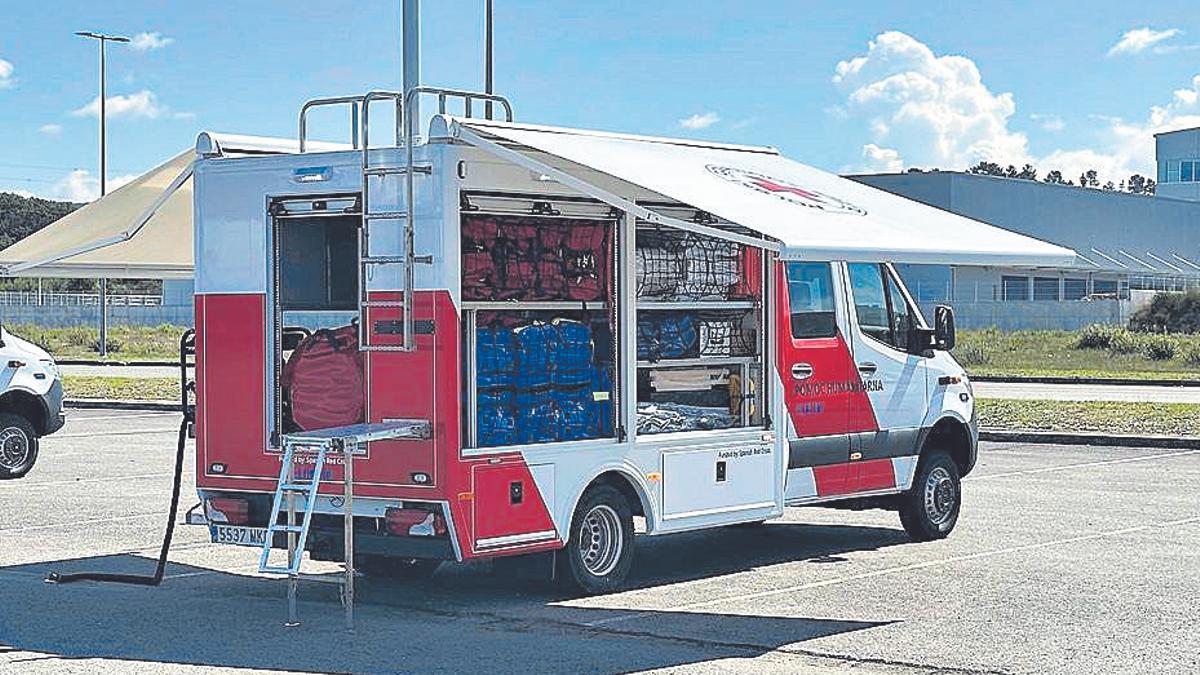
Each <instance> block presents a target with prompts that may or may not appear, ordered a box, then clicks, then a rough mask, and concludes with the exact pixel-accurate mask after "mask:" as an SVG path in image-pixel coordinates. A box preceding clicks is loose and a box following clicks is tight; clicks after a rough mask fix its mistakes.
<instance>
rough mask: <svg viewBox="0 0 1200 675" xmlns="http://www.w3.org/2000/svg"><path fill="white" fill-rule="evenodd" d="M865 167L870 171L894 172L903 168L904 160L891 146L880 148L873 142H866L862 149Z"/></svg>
mask: <svg viewBox="0 0 1200 675" xmlns="http://www.w3.org/2000/svg"><path fill="white" fill-rule="evenodd" d="M862 156H863V159H864V160H865V161H866V164H865V168H867V169H868V170H871V171H887V172H890V173H896V172H899V171H903V170H904V162H903V161H902V160H901V159H900V153H898V152H896V151H895V150H893V149H891V148H881V147H879V146H878V145H875V144H874V143H867V144H866V145H864V146H863V149H862Z"/></svg>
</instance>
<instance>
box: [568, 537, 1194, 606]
mask: <svg viewBox="0 0 1200 675" xmlns="http://www.w3.org/2000/svg"><path fill="white" fill-rule="evenodd" d="M1194 523H1200V516H1193V517H1190V518H1179V519H1176V520H1167V521H1162V522H1158V523H1149V524H1146V525H1135V526H1133V527H1124V528H1120V529H1117V530H1105V531H1101V532H1089V533H1087V534H1081V535H1077V536H1074V537H1064V538H1061V539H1053V540H1050V541H1042V542H1037V543H1033V544H1022V545H1019V546H1009V547H1006V548H999V549H992V550H990V551H979V552H977V553H968V554H965V555H957V556H949V557H946V558H939V559H936V560H926V561H924V562H918V563H910V564H908V565H897V566H895V567H885V568H883V569H878V570H872V571H870V572H862V573H861V574H849V575H846V576H841V577H835V578H833V579H825V580H822V581H813V582H809V583H806V584H796V585H794V586H785V587H783V588H775V589H771V590H769V591H759V592H757V593H742V594H738V595H729V596H725V597H721V598H715V599H712V600H702V601H700V602H689V603H684V604H681V605H675V606H672V607H666V608H663V609H659V610H655V612H635V613H632V614H624V615H621V616H614V617H610V618H607V619H599V620H596V621H592V622H589V623H586V624H583V625H586V626H604V625H608V624H614V623H621V622H624V621H631V620H633V619H637V618H640V617H643V616H649V615H651V614H657V613H660V612H683V611H688V610H693V609H698V608H701V607H710V606H712V605H718V604H722V603H728V602H741V601H746V600H757V599H760V598H768V597H773V596H776V595H783V594H786V593H797V592H800V591H806V590H811V589H814V588H824V587H826V586H836V585H838V584H844V583H849V582H852V581H860V580H862V579H871V578H874V577H880V576H885V575H889V574H898V573H901V572H911V571H913V570H921V569H927V568H930V567H938V566H941V565H950V564H953V563H958V562H966V561H971V560H980V559H982V558H992V557H995V556H1000V555H1010V554H1013V553H1024V552H1026V551H1036V550H1039V549H1044V548H1050V547H1053V546H1062V545H1065V544H1075V543H1079V542H1081V541H1091V540H1095V539H1104V538H1108V537H1119V536H1122V535H1126V534H1133V533H1135V532H1145V531H1147V530H1153V529H1162V528H1171V527H1178V526H1180V525H1190V524H1194Z"/></svg>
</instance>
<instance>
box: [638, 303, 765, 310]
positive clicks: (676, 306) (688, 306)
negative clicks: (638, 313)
mask: <svg viewBox="0 0 1200 675" xmlns="http://www.w3.org/2000/svg"><path fill="white" fill-rule="evenodd" d="M757 307H758V301H757V300H682V301H671V300H668V301H643V300H638V304H637V308H638V309H639V310H645V311H651V312H653V311H662V310H706V309H756V308H757Z"/></svg>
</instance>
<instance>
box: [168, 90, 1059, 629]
mask: <svg viewBox="0 0 1200 675" xmlns="http://www.w3.org/2000/svg"><path fill="white" fill-rule="evenodd" d="M422 100H423V101H425V103H426V105H428V104H430V103H433V104H435V105H436V114H434V115H433V117H432V119H431V120H430V121H429V124H428V126H427V127H424V128H421V129H418V128H417V124H418V121H419V120H421V119H422V118H421V117H420V115H419V113H418V112H417V107H418V105H419V102H420V101H422ZM325 105H340V106H348V107H349V108H350V109H351V111H352V116H351V117H352V123H351V134H350V136H351V139H352V142H351V143H350V144H348V145H346V146H342V147H332V146H328V145H325V146H321V147H319V148H318V147H316V146H314V145H313V144H312V143H309V142H307V141H306V139H305V136H306V115H307V114H308V113H310V112H311V111H312V110H314V109H315V108H318V107H321V106H325ZM383 107H386V108H388V109H390V110H392V111H394V112H395V128H394V129H391V128H389V131H388V139H387V140H386V141H384V142H381V141H380V139H379V138H378V132H377V130H376V129H372V128H371V123H370V119H371V117H372V116H375V117H376V119H378V118H379V113H378V110H377V109H378V108H383ZM488 108H490V109H491V112H492V113H493V114H491V115H486V114H485V116H484V117H480V113H481V112H482V111H483V110H485V109H488ZM450 109H455V110H459V111H461V114H450V113H449V112H448V110H450ZM491 117H497V118H502V119H490V118H491ZM300 119H301V121H300V142H299V145H298V146H296V147H293V148H291V149H290V150H289V149H285V148H283V147H281V146H278V145H269V144H259V143H258V142H257V141H256V140H255V139H253V138H247V137H226V136H221V135H219V134H209V133H206V134H202V135H201V136H200V138H199V139H198V142H197V159H196V162H195V165H194V180H195V183H194V184H195V193H194V194H195V219H194V220H195V229H196V249H195V265H196V282H195V283H196V287H195V289H196V300H195V302H196V307H195V311H196V314H195V316H196V328H195V355H196V375H197V381H196V387H195V389H196V401H197V404H196V416H195V435H196V461H197V466H196V483H197V488H198V492H199V497H200V500H201V505H200V507H199V508H197V509H195V510H194V511H193V512H192V513H191V514H190V515H189V522H191V523H194V524H203V525H206V526H208V527H209V528H210V531H211V537H212V541H214V542H216V543H229V544H244V545H251V546H256V547H259V548H260V549H261V552H260V570H261V571H263V572H268V573H271V572H273V573H279V574H283V575H286V576H287V578H288V579H289V584H288V588H289V598H290V599H292V600H293V602H292V603H291V604H290V607H291V608H292V612H291V616H292V618H293V620H294V618H295V611H294V608H295V603H294V599H295V590H296V581H297V580H298V579H300V578H302V574H301V571H300V569H301V561H302V559H303V557H304V556H303V554H304V553H305V552H307V553H308V555H309V557H311V558H312V559H317V560H331V561H342V562H344V563H345V571H346V573H345V575H344V579H342V583H343V585H344V589H343V594H344V598H345V599H346V600H347V608H348V611H349V608H350V607H351V606H352V600H353V582H354V574H355V570H356V569H357V570H360V571H363V572H366V573H368V574H372V573H375V574H391V575H404V576H418V575H421V574H428V573H431V572H432V570H433V569H434V568H435V567H436V566H437V565H438V563H439V562H441V561H444V560H451V561H469V560H478V559H483V558H490V557H497V556H516V555H525V554H533V553H545V552H553V555H554V557H555V558H556V561H557V562H556V565H557V570H558V573H559V574H560V576H561V577H562V578H564V579H566V580H569V581H570V582H573V583H574V584H575V585H577V586H578V587H579V588H581V589H582V590H583V591H584V592H587V593H603V592H608V591H613V590H615V589H618V588H620V587H621V584H622V582H623V581H624V580H625V578H626V575H627V574H628V573H629V570H630V567H631V565H632V564H633V559H634V550H635V545H634V532H635V519H636V521H637V522H638V525H637V526H636V527H637V528H638V529H639V531H640V532H641V531H644V534H645V535H647V536H658V535H663V534H670V533H676V532H683V531H688V530H695V529H699V528H711V527H720V526H726V525H733V524H738V523H755V522H759V521H764V520H768V519H771V518H776V517H778V516H780V515H781V514H782V513H783V511H784V508H785V507H788V506H800V505H809V504H829V503H841V504H847V505H852V506H860V507H868V506H870V507H880V508H889V509H894V510H896V511H897V512H898V513H899V516H900V521H901V524H902V525H903V527H904V529H905V530H906V531H907V532H908V533H909V535H910V536H911V537H912V538H913V539H915V540H929V539H937V538H941V537H945V536H946V535H948V534H949V533H950V532H951V530H952V529H953V528H954V526H955V523H956V521H957V519H958V514H959V508H960V504H961V495H960V489H961V488H960V479H961V478H962V477H963V476H965V475H967V474H969V473H970V472H971V469H972V467H973V466H974V464H975V458H976V443H977V438H978V432H977V418H976V414H975V401H974V397H973V394H972V390H971V383H970V380H969V379H968V377H967V374H966V373H965V372H964V370H963V368H962V367H961V366H960V365H959V364H958V363H957V362H956V361H955V360H954V358H953V357H952V356H951V354H950V349H951V348H953V346H954V320H953V314H952V312H951V311H950V309H949V308H947V307H939V308H938V309H937V311H936V313H935V317H934V321H933V322H932V324H931V323H928V322H927V321H926V319H925V318H924V317H923V316H922V313H921V311H920V310H919V308H918V305H917V303H916V302H915V300H914V298H913V297H912V295H911V294H910V293H909V291H908V290H907V289H906V288H905V285H904V282H903V280H902V279H901V277H900V275H899V274H898V273H897V271H896V268H895V267H894V266H893V265H894V263H933V264H1004V265H1029V266H1051V265H1063V264H1071V263H1073V261H1074V254H1073V252H1071V251H1070V250H1068V249H1063V248H1060V247H1057V246H1053V245H1050V244H1047V243H1044V242H1041V241H1037V240H1034V239H1030V238H1028V237H1024V236H1021V235H1018V234H1015V233H1012V232H1008V231H1005V230H1001V229H998V228H994V227H991V226H988V225H986V224H983V223H980V222H977V221H973V220H969V219H966V218H963V217H959V216H956V215H953V214H950V213H948V212H944V211H941V210H938V209H934V208H931V207H927V206H924V205H922V204H919V203H917V202H913V201H909V200H907V199H904V198H901V197H897V196H893V195H890V194H887V193H884V192H881V191H879V190H876V189H874V188H871V187H868V186H865V185H862V184H859V183H856V182H853V181H850V180H846V179H843V178H840V177H838V176H835V175H832V174H829V173H826V172H823V171H819V170H817V169H814V168H812V167H809V166H806V165H803V164H800V163H797V162H794V161H792V160H789V159H786V158H784V157H783V156H781V155H780V153H779V152H778V151H776V150H775V149H773V148H770V147H757V146H741V145H728V144H721V143H710V142H704V141H697V140H690V139H672V138H655V137H646V136H635V135H627V134H616V133H607V132H599V131H586V130H580V129H570V128H561V127H553V126H540V125H533V124H525V123H519V122H516V121H514V116H513V109H512V106H511V105H510V103H509V102H508V100H506V99H504V98H502V97H500V96H496V95H493V94H485V93H476V92H468V91H460V90H449V89H438V88H432V87H428V86H421V85H413V86H410V87H408V88H407V89H406V91H405V92H404V93H403V94H401V93H392V92H372V93H369V94H366V95H364V96H357V97H345V98H337V99H321V100H318V101H314V102H311V103H310V104H309V105H307V106H305V110H304V112H302V113H301V118H300ZM386 119H387V120H388V123H389V124H391V117H388V118H386ZM279 549H284V550H286V551H287V553H286V558H285V559H283V558H282V557H283V554H282V552H281V551H280V550H279ZM281 559H282V562H280V560H281Z"/></svg>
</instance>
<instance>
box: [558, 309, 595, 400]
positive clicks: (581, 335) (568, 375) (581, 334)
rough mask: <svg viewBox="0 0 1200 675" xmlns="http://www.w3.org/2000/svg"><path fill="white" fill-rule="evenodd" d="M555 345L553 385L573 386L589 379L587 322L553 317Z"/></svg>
mask: <svg viewBox="0 0 1200 675" xmlns="http://www.w3.org/2000/svg"><path fill="white" fill-rule="evenodd" d="M551 325H552V326H553V327H554V334H555V338H556V340H555V347H554V350H553V358H554V368H553V376H552V379H553V380H554V385H555V386H558V387H574V386H579V385H584V384H587V383H588V382H590V381H591V375H592V356H593V352H594V347H593V344H592V329H591V328H589V327H588V325H587V324H585V323H581V322H579V321H572V320H570V319H555V320H554V321H553V322H552V323H551Z"/></svg>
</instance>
